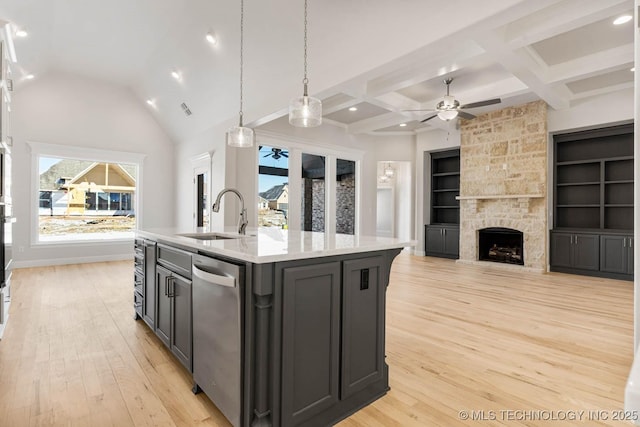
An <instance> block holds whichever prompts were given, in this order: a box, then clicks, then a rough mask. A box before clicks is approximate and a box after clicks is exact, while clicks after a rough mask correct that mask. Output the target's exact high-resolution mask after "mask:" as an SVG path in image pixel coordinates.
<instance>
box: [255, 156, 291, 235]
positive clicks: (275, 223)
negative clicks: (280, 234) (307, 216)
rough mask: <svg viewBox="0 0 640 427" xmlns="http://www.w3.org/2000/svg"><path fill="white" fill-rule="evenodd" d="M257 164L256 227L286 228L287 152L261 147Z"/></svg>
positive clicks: (287, 207)
mask: <svg viewBox="0 0 640 427" xmlns="http://www.w3.org/2000/svg"><path fill="white" fill-rule="evenodd" d="M259 156H260V159H259V164H258V188H259V189H258V192H259V194H258V226H259V227H280V228H287V227H288V218H289V182H288V181H289V152H288V151H287V150H283V149H280V148H275V147H267V146H261V147H260V150H259Z"/></svg>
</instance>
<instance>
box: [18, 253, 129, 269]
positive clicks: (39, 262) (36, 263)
mask: <svg viewBox="0 0 640 427" xmlns="http://www.w3.org/2000/svg"><path fill="white" fill-rule="evenodd" d="M127 260H133V253H130V254H116V255H99V256H85V257H75V258H47V259H34V260H25V261H16V260H13V264H12V265H13V269H14V270H17V269H19V268H30V267H48V266H51V265H67V264H88V263H92V262H107V261H127Z"/></svg>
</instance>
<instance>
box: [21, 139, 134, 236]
mask: <svg viewBox="0 0 640 427" xmlns="http://www.w3.org/2000/svg"><path fill="white" fill-rule="evenodd" d="M27 145H28V146H29V148H30V150H31V191H30V194H29V199H30V206H31V217H30V219H29V223H30V228H31V246H83V245H85V246H86V245H92V244H95V243H102V244H109V243H116V244H120V243H122V242H123V241H125V240H128V239H104V240H103V239H97V240H78V241H73V240H66V241H57V242H41V241H39V236H40V231H39V227H38V211H39V208H38V206H39V204H38V198H37V197H35V195H36V194H39V191H40V174H39V169H40V165H39V162H38V159H39V158H40V157H57V158H70V159H77V160H88V161H98V162H106V163H128V164H135V165H137V166H138V176H137V177H136V198H135V206H136V230H139V229H140V228H142V218H143V214H142V213H143V212H142V208H143V207H142V203H141V201H142V182H143V179H142V177H143V176H144V175H143V165H144V159H145V157H146V154H142V153H130V152H125V151H114V150H101V149H97V148H86V147H78V146H73V145H60V144H47V143H43V142H33V141H27Z"/></svg>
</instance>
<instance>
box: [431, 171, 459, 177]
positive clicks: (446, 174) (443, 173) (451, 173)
mask: <svg viewBox="0 0 640 427" xmlns="http://www.w3.org/2000/svg"><path fill="white" fill-rule="evenodd" d="M454 175H460V172H440V173H434V174H432V175H431V176H434V177H435V176H454Z"/></svg>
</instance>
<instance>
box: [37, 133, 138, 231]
mask: <svg viewBox="0 0 640 427" xmlns="http://www.w3.org/2000/svg"><path fill="white" fill-rule="evenodd" d="M30 145H31V146H32V152H33V163H32V164H33V165H34V167H33V170H34V174H35V175H36V177H35V178H36V179H34V185H33V188H34V190H35V191H34V193H33V194H34V195H35V197H34V203H37V209H36V212H37V216H36V218H35V221H34V223H33V229H34V233H33V235H34V236H36V242H34V243H63V242H64V243H69V242H78V241H90V240H114V239H115V240H117V239H125V238H126V239H131V238H133V236H134V231H135V229H136V227H137V223H136V216H137V214H138V212H137V211H136V195H137V194H138V191H139V189H138V182H139V175H140V169H141V163H142V158H143V156H141V155H138V154H131V153H117V152H110V151H103V150H91V149H80V148H76V147H66V146H57V145H49V144H35V143H30ZM121 159H126V160H125V161H122V160H121Z"/></svg>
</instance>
